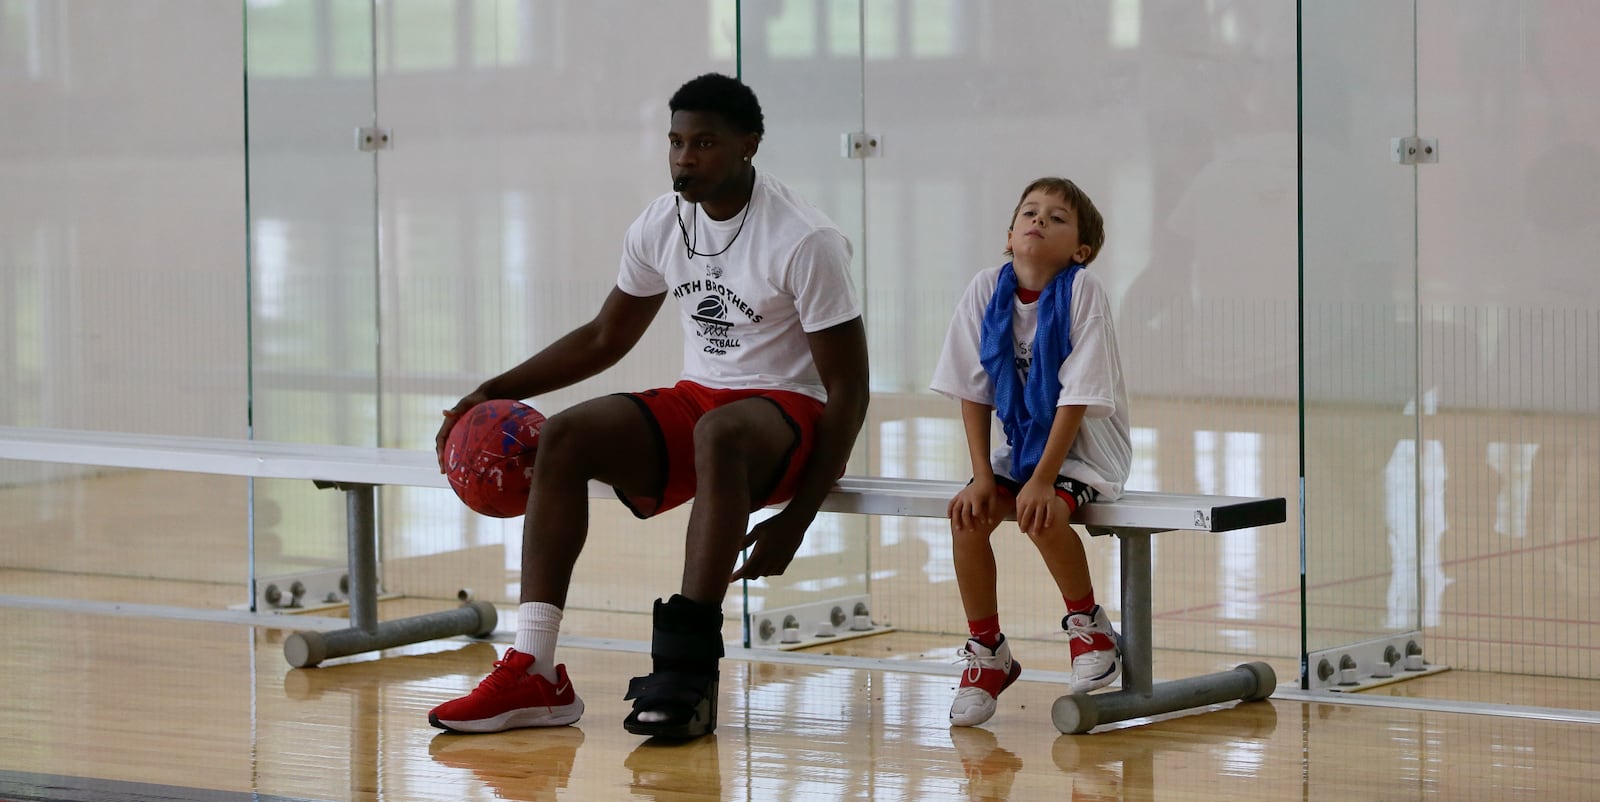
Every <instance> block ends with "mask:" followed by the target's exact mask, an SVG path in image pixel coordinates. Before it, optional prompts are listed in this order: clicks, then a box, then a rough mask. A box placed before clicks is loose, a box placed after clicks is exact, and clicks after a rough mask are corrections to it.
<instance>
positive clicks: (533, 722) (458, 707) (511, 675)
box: [428, 649, 583, 732]
mask: <svg viewBox="0 0 1600 802" xmlns="http://www.w3.org/2000/svg"><path fill="white" fill-rule="evenodd" d="M532 665H533V655H531V654H523V653H522V652H519V651H517V650H516V649H507V650H506V655H505V657H503V658H501V659H500V660H499V661H498V662H496V663H495V664H494V671H492V672H490V674H489V676H487V677H485V678H484V680H483V681H482V682H480V683H478V687H477V688H475V689H474V690H473V691H472V693H469V694H467V695H466V696H463V697H461V698H460V699H454V700H451V701H449V702H445V703H444V704H442V705H439V706H438V707H435V708H434V709H433V710H432V711H430V712H429V713H428V723H429V724H432V725H433V726H435V727H438V728H439V729H441V730H451V731H453V732H500V731H501V730H510V729H515V728H517V727H560V726H562V725H565V724H571V723H572V722H574V721H577V720H578V717H579V716H581V715H583V700H582V699H579V698H578V694H577V693H576V692H575V691H573V690H572V682H571V680H568V679H567V667H566V666H565V665H559V666H556V681H555V684H553V685H552V684H551V682H550V681H549V680H547V679H545V678H544V677H542V676H539V675H538V674H529V673H528V669H529V668H530V667H531V666H532Z"/></svg>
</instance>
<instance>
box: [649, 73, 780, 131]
mask: <svg viewBox="0 0 1600 802" xmlns="http://www.w3.org/2000/svg"><path fill="white" fill-rule="evenodd" d="M667 108H668V109H670V110H672V111H673V112H680V111H709V112H714V113H716V114H720V115H722V118H723V119H724V120H727V121H728V124H729V125H732V126H733V127H734V128H737V129H739V130H740V131H743V132H745V133H750V134H755V135H756V136H758V137H759V136H762V135H764V134H766V130H767V129H766V125H765V123H764V121H763V119H762V116H761V102H760V101H758V100H756V93H755V92H753V91H751V89H750V87H748V86H745V84H744V82H743V81H740V80H739V79H738V78H731V77H729V76H726V75H723V74H721V73H715V72H708V73H706V74H705V75H702V76H700V77H698V78H694V79H691V80H690V81H689V82H688V83H686V84H684V85H683V86H680V87H678V91H677V92H674V93H673V95H672V99H671V100H669V101H667Z"/></svg>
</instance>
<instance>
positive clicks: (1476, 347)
mask: <svg viewBox="0 0 1600 802" xmlns="http://www.w3.org/2000/svg"><path fill="white" fill-rule="evenodd" d="M1417 18H1418V25H1417V73H1418V74H1417V90H1418V94H1417V118H1418V131H1420V132H1422V133H1423V135H1425V136H1433V137H1438V138H1439V140H1440V152H1441V157H1440V160H1439V163H1438V164H1432V165H1427V166H1426V167H1423V168H1420V169H1419V170H1418V177H1417V180H1418V184H1417V200H1418V264H1417V268H1418V273H1419V282H1420V290H1419V292H1420V295H1421V299H1420V300H1421V310H1422V332H1421V336H1422V342H1421V349H1422V350H1421V357H1422V387H1423V389H1424V398H1430V399H1432V400H1433V402H1434V403H1433V404H1432V405H1430V407H1429V408H1428V409H1427V410H1425V411H1429V412H1432V413H1433V414H1429V415H1425V416H1423V418H1422V419H1421V424H1420V425H1421V430H1422V440H1423V442H1424V443H1425V444H1426V445H1425V446H1424V450H1423V452H1422V453H1423V454H1424V459H1423V460H1422V462H1421V465H1420V469H1421V471H1422V481H1421V494H1422V505H1421V509H1422V517H1421V529H1420V533H1419V534H1420V550H1419V559H1418V572H1417V573H1418V576H1417V579H1416V581H1415V582H1416V586H1417V591H1418V596H1419V608H1420V615H1421V619H1422V625H1423V626H1424V627H1425V628H1426V631H1427V633H1428V644H1429V652H1430V654H1431V656H1432V658H1433V659H1436V660H1437V661H1438V662H1441V663H1445V664H1448V665H1450V666H1453V667H1456V668H1467V669H1476V670H1483V671H1501V672H1512V673H1537V674H1547V675H1555V676H1566V677H1584V678H1591V679H1592V678H1596V677H1600V656H1597V654H1596V651H1595V650H1594V649H1593V648H1591V645H1592V644H1594V643H1595V642H1597V639H1600V622H1597V621H1596V619H1595V616H1594V615H1593V614H1592V612H1591V611H1592V610H1594V609H1596V605H1597V603H1600V592H1597V591H1596V588H1597V587H1600V584H1597V583H1596V582H1595V580H1594V577H1595V574H1596V572H1597V571H1600V559H1597V557H1600V551H1597V550H1596V549H1595V548H1594V545H1593V540H1594V536H1595V533H1596V532H1597V531H1600V493H1597V492H1596V489H1597V488H1600V472H1597V470H1596V467H1595V466H1597V465H1600V300H1597V299H1600V272H1597V271H1596V270H1595V253H1596V252H1600V226H1597V225H1596V224H1595V220H1596V219H1600V192H1597V190H1600V95H1597V94H1596V93H1595V92H1594V91H1593V90H1592V89H1591V88H1590V87H1589V84H1588V76H1590V75H1594V74H1595V73H1596V71H1597V70H1600V54H1597V51H1596V49H1595V47H1594V43H1595V42H1596V41H1600V14H1597V9H1596V8H1595V7H1594V6H1593V4H1589V3H1574V2H1569V1H1567V0H1524V2H1517V3H1511V2H1504V1H1503V0H1464V1H1463V2H1454V1H1453V0H1449V1H1446V0H1419V2H1418V3H1417Z"/></svg>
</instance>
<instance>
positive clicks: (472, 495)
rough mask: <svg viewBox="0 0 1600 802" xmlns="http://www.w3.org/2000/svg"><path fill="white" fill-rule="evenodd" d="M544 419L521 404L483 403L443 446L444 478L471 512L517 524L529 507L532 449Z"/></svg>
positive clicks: (470, 412) (496, 401) (518, 402)
mask: <svg viewBox="0 0 1600 802" xmlns="http://www.w3.org/2000/svg"><path fill="white" fill-rule="evenodd" d="M543 425H544V415H541V414H539V411H538V410H536V409H534V408H533V407H530V406H528V405H527V404H524V403H522V402H521V401H510V400H504V399H497V400H494V401H485V402H483V403H482V404H479V405H477V406H475V407H473V408H472V409H469V410H467V412H466V414H465V415H462V416H461V419H460V420H458V421H456V425H455V426H453V427H451V428H450V436H449V438H448V439H446V440H445V444H444V464H445V477H446V478H447V479H449V480H450V487H451V489H453V490H455V491H456V495H457V496H459V497H460V498H461V501H462V503H464V504H466V505H467V507H468V508H470V509H471V510H472V511H473V512H476V513H479V514H481V515H489V516H492V517H495V518H515V517H516V516H518V515H521V514H523V512H525V511H526V510H527V506H528V486H529V480H530V479H531V476H532V473H533V455H534V449H536V448H537V447H538V445H539V427H541V426H543Z"/></svg>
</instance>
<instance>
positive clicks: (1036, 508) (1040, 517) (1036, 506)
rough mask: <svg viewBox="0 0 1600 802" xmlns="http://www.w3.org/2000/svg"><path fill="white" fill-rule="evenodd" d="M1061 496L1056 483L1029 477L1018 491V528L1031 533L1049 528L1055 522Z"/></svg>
mask: <svg viewBox="0 0 1600 802" xmlns="http://www.w3.org/2000/svg"><path fill="white" fill-rule="evenodd" d="M1059 498H1060V497H1059V496H1057V495H1056V488H1055V485H1052V484H1050V483H1049V482H1047V481H1042V480H1041V481H1035V480H1033V479H1029V480H1028V483H1027V484H1025V485H1023V486H1022V489H1021V490H1020V491H1018V492H1017V528H1019V529H1021V530H1022V531H1023V532H1024V533H1026V534H1029V535H1036V534H1040V533H1042V532H1044V531H1045V530H1046V529H1049V528H1050V525H1051V524H1053V523H1055V512H1054V508H1055V502H1056V500H1057V499H1059Z"/></svg>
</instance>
